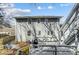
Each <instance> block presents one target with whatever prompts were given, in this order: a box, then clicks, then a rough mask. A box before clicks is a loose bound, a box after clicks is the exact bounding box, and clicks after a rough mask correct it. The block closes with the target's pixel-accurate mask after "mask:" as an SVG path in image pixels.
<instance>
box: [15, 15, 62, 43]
mask: <svg viewBox="0 0 79 59" xmlns="http://www.w3.org/2000/svg"><path fill="white" fill-rule="evenodd" d="M60 18H61V16H24V17H22V16H19V17H15V19H16V30H15V31H16V39H17V41H18V42H21V41H24V42H26V41H27V40H34V39H38V40H39V41H44V42H55V41H56V42H57V41H59V40H60V39H59V36H60V35H59V31H60V24H59V21H60Z"/></svg>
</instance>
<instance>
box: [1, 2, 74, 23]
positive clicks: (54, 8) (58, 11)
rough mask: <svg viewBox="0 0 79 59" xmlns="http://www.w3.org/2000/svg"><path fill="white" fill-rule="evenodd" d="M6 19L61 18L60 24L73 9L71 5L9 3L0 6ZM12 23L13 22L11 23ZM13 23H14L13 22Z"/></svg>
mask: <svg viewBox="0 0 79 59" xmlns="http://www.w3.org/2000/svg"><path fill="white" fill-rule="evenodd" d="M0 5H2V7H3V6H4V7H3V8H5V7H6V6H9V7H12V8H7V9H5V11H6V15H8V17H10V16H11V15H12V16H20V15H22V16H62V18H61V19H60V23H64V22H65V20H66V18H67V17H68V15H69V13H70V11H71V10H72V8H73V5H74V4H72V3H11V4H5V5H4V4H0ZM12 22H13V21H12ZM14 23H15V22H14Z"/></svg>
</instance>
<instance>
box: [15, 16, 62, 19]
mask: <svg viewBox="0 0 79 59" xmlns="http://www.w3.org/2000/svg"><path fill="white" fill-rule="evenodd" d="M61 17H62V16H17V17H14V18H16V19H17V18H59V19H60V18H61Z"/></svg>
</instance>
